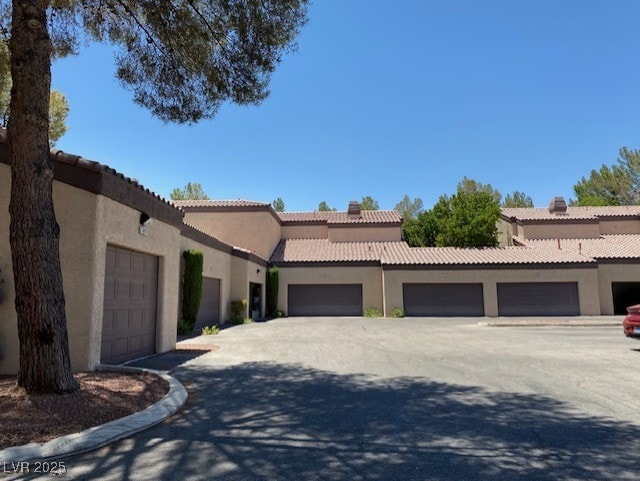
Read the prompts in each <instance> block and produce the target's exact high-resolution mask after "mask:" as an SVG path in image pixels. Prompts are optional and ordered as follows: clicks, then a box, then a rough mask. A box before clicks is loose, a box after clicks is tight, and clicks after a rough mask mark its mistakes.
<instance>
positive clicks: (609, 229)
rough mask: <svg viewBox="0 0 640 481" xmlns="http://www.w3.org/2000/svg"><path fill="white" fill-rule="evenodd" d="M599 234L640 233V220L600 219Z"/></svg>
mask: <svg viewBox="0 0 640 481" xmlns="http://www.w3.org/2000/svg"><path fill="white" fill-rule="evenodd" d="M600 234H603V235H606V234H640V220H602V219H600Z"/></svg>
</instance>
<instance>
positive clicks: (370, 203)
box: [360, 195, 380, 210]
mask: <svg viewBox="0 0 640 481" xmlns="http://www.w3.org/2000/svg"><path fill="white" fill-rule="evenodd" d="M360 209H361V210H379V209H380V205H379V204H378V201H377V200H375V199H374V198H373V197H371V196H370V195H366V196H364V197H363V198H362V201H361V202H360Z"/></svg>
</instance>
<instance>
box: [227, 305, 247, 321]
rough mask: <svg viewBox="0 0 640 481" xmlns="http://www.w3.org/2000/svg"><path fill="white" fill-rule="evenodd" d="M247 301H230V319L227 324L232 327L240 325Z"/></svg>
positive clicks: (243, 317)
mask: <svg viewBox="0 0 640 481" xmlns="http://www.w3.org/2000/svg"><path fill="white" fill-rule="evenodd" d="M247 305H248V304H247V300H246V299H242V300H241V301H231V317H230V318H229V322H230V323H231V324H233V325H237V324H242V323H243V322H244V319H245V314H246V313H247Z"/></svg>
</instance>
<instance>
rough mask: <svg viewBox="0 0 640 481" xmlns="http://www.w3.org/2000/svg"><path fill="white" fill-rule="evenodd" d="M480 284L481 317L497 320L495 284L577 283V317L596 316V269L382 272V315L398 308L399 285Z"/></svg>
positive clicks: (597, 305)
mask: <svg viewBox="0 0 640 481" xmlns="http://www.w3.org/2000/svg"><path fill="white" fill-rule="evenodd" d="M422 282H424V283H438V284H446V283H481V284H482V287H483V296H484V313H485V316H489V317H497V316H498V287H497V283H498V282H578V296H579V298H580V314H581V315H584V316H597V315H600V303H599V300H598V271H597V269H595V268H594V269H539V270H538V269H495V270H490V269H483V270H404V271H403V270H385V271H384V286H385V315H387V316H388V315H389V314H390V312H391V309H393V308H394V307H400V308H402V307H403V305H404V303H403V296H402V284H403V283H422Z"/></svg>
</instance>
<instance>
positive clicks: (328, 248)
mask: <svg viewBox="0 0 640 481" xmlns="http://www.w3.org/2000/svg"><path fill="white" fill-rule="evenodd" d="M402 248H408V246H407V245H406V244H405V243H404V242H331V241H329V240H328V239H284V240H281V241H280V244H278V247H276V249H275V251H274V252H273V254H272V255H271V262H274V263H298V262H310V263H313V262H380V259H381V257H382V255H383V253H384V252H385V251H386V250H388V249H402Z"/></svg>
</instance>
